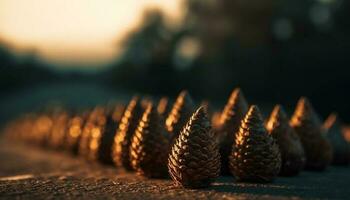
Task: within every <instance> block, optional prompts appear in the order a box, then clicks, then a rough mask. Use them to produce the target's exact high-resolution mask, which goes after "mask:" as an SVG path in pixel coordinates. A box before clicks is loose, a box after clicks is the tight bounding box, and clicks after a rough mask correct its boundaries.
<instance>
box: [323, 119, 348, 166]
mask: <svg viewBox="0 0 350 200" xmlns="http://www.w3.org/2000/svg"><path fill="white" fill-rule="evenodd" d="M340 124H341V123H340V120H339V117H338V116H337V114H335V113H333V114H331V115H330V116H329V117H328V118H327V120H326V121H325V122H324V124H323V127H324V129H325V130H326V131H328V133H327V136H328V139H329V141H330V142H331V144H332V147H333V161H332V164H333V165H348V164H349V162H350V144H349V143H348V142H347V141H346V139H345V136H344V134H343V132H342V130H341V125H340Z"/></svg>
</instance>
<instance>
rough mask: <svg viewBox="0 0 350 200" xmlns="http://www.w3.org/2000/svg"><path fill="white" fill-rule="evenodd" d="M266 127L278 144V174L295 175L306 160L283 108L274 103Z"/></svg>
mask: <svg viewBox="0 0 350 200" xmlns="http://www.w3.org/2000/svg"><path fill="white" fill-rule="evenodd" d="M266 129H267V131H268V133H269V134H270V135H272V137H273V138H274V139H275V141H277V144H278V146H279V149H280V152H281V157H282V166H281V171H280V175H282V176H295V175H297V174H299V172H300V171H301V170H302V169H303V168H304V164H305V161H306V158H305V152H304V148H303V146H302V144H301V141H300V139H299V137H298V135H297V134H296V132H295V131H294V129H293V128H292V127H290V125H289V120H288V117H287V114H286V113H285V112H284V109H283V108H282V106H280V105H276V106H275V108H274V109H273V111H272V113H271V115H270V118H269V120H268V122H267V124H266Z"/></svg>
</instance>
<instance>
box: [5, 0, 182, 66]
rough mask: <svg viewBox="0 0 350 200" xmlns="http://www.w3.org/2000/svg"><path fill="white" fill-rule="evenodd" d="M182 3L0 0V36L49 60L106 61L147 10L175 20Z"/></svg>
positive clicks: (68, 61)
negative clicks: (32, 49) (155, 9)
mask: <svg viewBox="0 0 350 200" xmlns="http://www.w3.org/2000/svg"><path fill="white" fill-rule="evenodd" d="M180 1H181V0H175V1H174V0H173V1H164V0H128V1H122V0H49V1H48V0H28V1H27V0H1V1H0V38H3V39H5V40H7V41H9V42H10V43H13V44H14V45H15V46H19V47H25V48H35V49H36V50H38V52H39V55H40V56H41V57H42V58H44V59H46V60H49V61H51V62H67V63H79V64H84V63H90V64H91V63H108V62H110V61H111V60H112V59H113V58H115V55H116V54H117V53H118V52H117V51H118V48H117V47H118V45H117V41H118V40H119V39H120V38H122V37H123V36H124V35H125V34H126V33H127V31H129V30H130V29H131V28H133V27H135V26H136V25H137V23H138V22H139V20H140V17H141V16H142V11H143V10H144V9H145V8H147V7H160V8H161V9H163V10H164V11H165V13H166V14H167V15H169V16H170V18H171V19H173V18H178V17H179V16H180V13H181V12H180V7H181V5H180Z"/></svg>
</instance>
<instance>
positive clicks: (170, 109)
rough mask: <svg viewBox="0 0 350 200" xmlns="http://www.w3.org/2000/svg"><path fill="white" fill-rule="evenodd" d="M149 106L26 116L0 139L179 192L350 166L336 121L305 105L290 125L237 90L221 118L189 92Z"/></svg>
mask: <svg viewBox="0 0 350 200" xmlns="http://www.w3.org/2000/svg"><path fill="white" fill-rule="evenodd" d="M154 102H155V101H154V100H151V99H150V98H140V97H138V96H134V97H133V98H132V99H131V101H130V102H129V104H128V105H127V106H126V107H125V106H123V105H122V104H116V105H113V106H111V105H109V106H104V107H103V106H97V107H95V108H94V109H91V110H86V111H83V112H79V113H78V114H77V113H75V114H72V113H70V112H68V111H66V110H58V111H57V110H56V111H52V112H50V113H46V112H44V113H37V114H31V115H26V116H25V117H21V118H19V119H17V120H14V121H13V122H11V123H10V124H9V125H8V126H7V128H6V129H5V132H6V133H7V134H6V135H7V136H8V137H9V138H10V139H13V140H15V141H26V142H27V143H30V144H35V145H39V146H44V147H50V148H53V149H57V150H62V149H64V150H67V151H70V152H72V153H73V154H76V155H80V156H82V157H84V158H86V159H87V160H90V161H100V162H102V163H106V164H114V165H115V166H118V167H123V168H124V169H126V170H128V171H136V172H137V173H138V174H139V175H142V176H145V177H149V178H166V177H169V176H170V177H171V178H172V179H173V180H174V182H175V183H176V185H180V186H183V187H185V188H200V187H207V186H209V185H210V184H211V183H212V182H213V181H214V180H215V178H217V177H218V176H219V175H220V174H221V175H230V174H232V175H233V176H234V177H235V179H236V180H237V181H242V182H262V183H264V182H271V181H273V180H274V178H275V177H276V176H278V175H281V176H295V175H298V174H299V172H300V171H301V170H303V169H307V170H318V171H322V170H324V169H326V168H327V166H328V165H330V164H331V163H333V164H337V165H346V164H348V163H349V161H350V145H349V144H348V142H347V141H346V140H345V138H344V134H343V133H342V131H341V128H340V127H341V125H340V123H339V120H338V119H337V116H336V115H335V114H332V115H331V116H330V117H329V118H328V119H327V120H326V121H325V122H324V123H322V122H321V120H320V118H319V117H318V115H317V114H316V112H315V111H314V109H313V107H312V105H311V104H310V102H309V101H308V100H307V99H306V98H301V99H300V100H299V102H298V104H297V107H296V109H295V112H294V114H293V116H292V117H291V119H288V117H287V115H286V113H285V111H284V109H283V108H282V106H280V105H276V106H275V108H274V109H273V111H272V113H271V115H270V117H269V118H268V119H267V120H266V121H265V120H264V118H263V117H262V114H261V112H260V110H259V108H258V107H257V106H256V105H252V106H250V107H249V106H248V103H247V101H246V99H245V97H244V95H243V93H242V91H241V90H240V89H235V90H234V91H233V92H232V94H231V96H230V98H229V100H228V102H227V104H226V106H225V107H224V109H223V110H222V112H214V113H213V112H210V111H211V109H210V108H209V105H208V103H202V104H201V105H200V106H199V107H196V105H195V104H194V102H193V100H192V98H191V97H190V95H189V94H188V92H187V91H182V92H181V93H180V94H179V96H178V98H177V99H176V101H175V103H174V104H173V105H172V106H171V105H170V103H169V101H168V99H167V98H162V99H160V101H158V102H157V103H156V104H155V103H154Z"/></svg>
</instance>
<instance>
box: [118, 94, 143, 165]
mask: <svg viewBox="0 0 350 200" xmlns="http://www.w3.org/2000/svg"><path fill="white" fill-rule="evenodd" d="M142 111H143V109H142V107H141V104H140V100H139V97H137V96H135V97H133V98H132V100H131V101H130V103H129V105H128V107H127V108H126V110H125V112H124V115H123V117H122V120H121V122H120V124H119V127H118V129H117V132H116V135H115V137H114V143H113V148H112V158H113V162H114V164H115V165H116V166H122V167H124V168H125V169H126V170H129V171H131V170H133V169H132V167H131V164H130V144H131V138H132V137H133V135H134V133H135V130H136V128H137V125H138V122H139V120H140V118H141V117H142Z"/></svg>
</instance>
